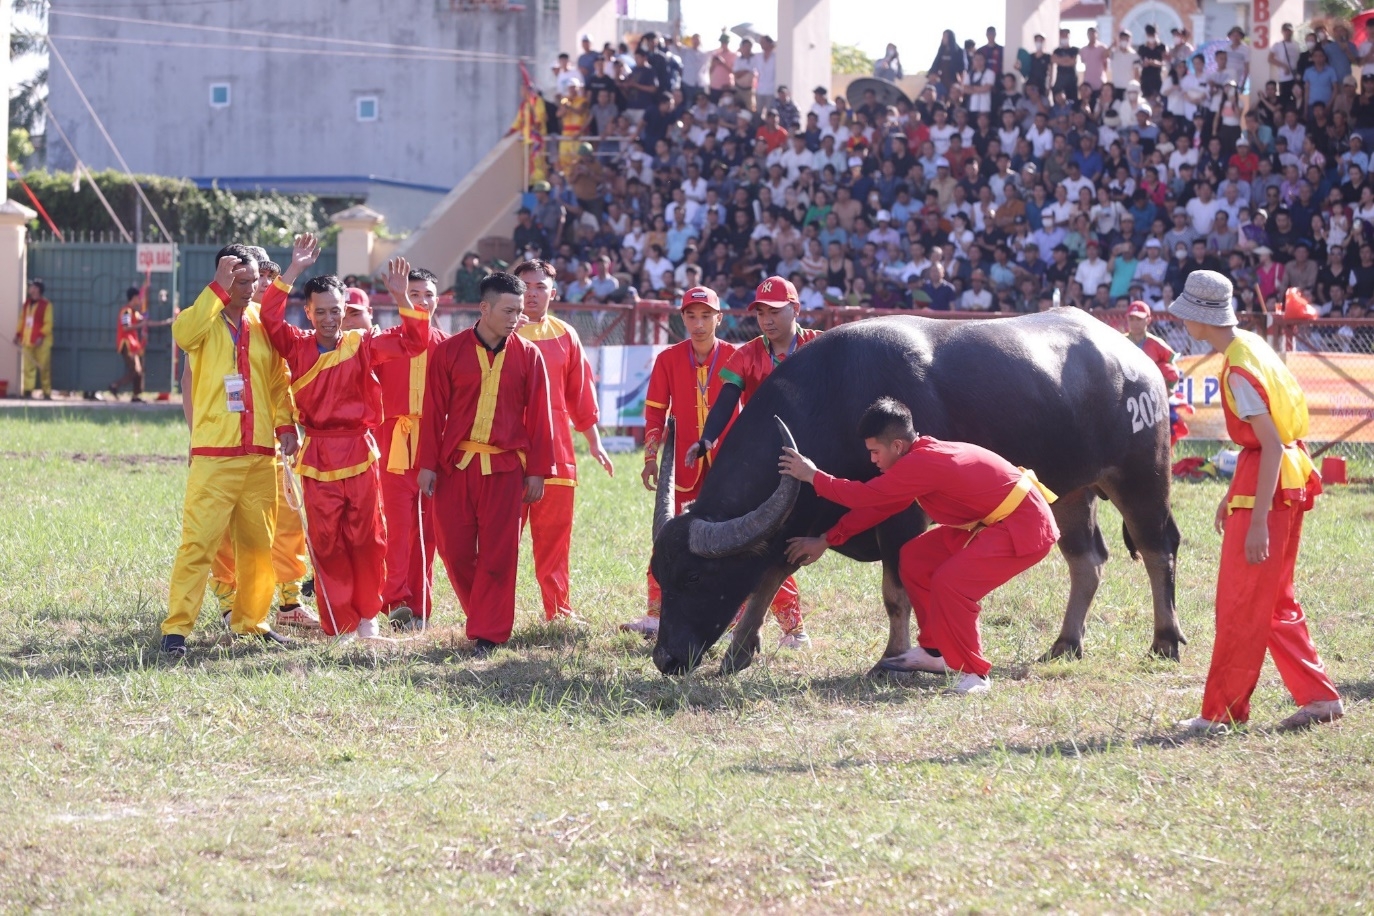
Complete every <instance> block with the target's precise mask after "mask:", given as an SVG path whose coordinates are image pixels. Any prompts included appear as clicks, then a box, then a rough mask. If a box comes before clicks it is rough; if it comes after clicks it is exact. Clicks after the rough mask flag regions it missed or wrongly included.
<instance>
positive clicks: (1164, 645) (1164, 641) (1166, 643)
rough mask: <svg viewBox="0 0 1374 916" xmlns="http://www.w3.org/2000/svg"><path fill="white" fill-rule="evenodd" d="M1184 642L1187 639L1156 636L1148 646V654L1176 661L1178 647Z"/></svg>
mask: <svg viewBox="0 0 1374 916" xmlns="http://www.w3.org/2000/svg"><path fill="white" fill-rule="evenodd" d="M1184 642H1187V640H1185V639H1183V638H1182V637H1172V636H1156V637H1155V641H1154V643H1153V645H1151V646H1150V654H1151V655H1152V656H1154V657H1155V658H1163V659H1167V660H1168V661H1171V662H1176V661H1178V659H1179V655H1178V647H1179V645H1180V644H1181V643H1184Z"/></svg>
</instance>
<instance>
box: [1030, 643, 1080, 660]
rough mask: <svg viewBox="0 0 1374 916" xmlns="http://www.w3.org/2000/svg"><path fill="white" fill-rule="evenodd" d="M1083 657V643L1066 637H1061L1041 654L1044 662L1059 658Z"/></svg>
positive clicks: (1076, 658)
mask: <svg viewBox="0 0 1374 916" xmlns="http://www.w3.org/2000/svg"><path fill="white" fill-rule="evenodd" d="M1082 657H1083V644H1082V643H1081V642H1079V641H1078V640H1076V639H1064V638H1063V637H1060V638H1059V639H1056V640H1055V641H1054V645H1052V646H1050V651H1048V652H1046V653H1045V654H1044V655H1042V656H1040V658H1039V659H1038V660H1039V661H1042V662H1052V661H1054V660H1055V659H1057V658H1068V659H1073V660H1074V661H1077V660H1078V659H1080V658H1082Z"/></svg>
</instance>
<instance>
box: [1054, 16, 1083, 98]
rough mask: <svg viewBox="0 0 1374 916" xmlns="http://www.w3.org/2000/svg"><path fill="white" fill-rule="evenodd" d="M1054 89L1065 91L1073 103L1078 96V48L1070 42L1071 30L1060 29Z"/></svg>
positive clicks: (1055, 59) (1056, 50) (1055, 54)
mask: <svg viewBox="0 0 1374 916" xmlns="http://www.w3.org/2000/svg"><path fill="white" fill-rule="evenodd" d="M1051 56H1052V57H1053V58H1054V64H1055V72H1054V91H1055V92H1062V93H1064V98H1066V99H1068V100H1069V102H1070V103H1072V102H1073V101H1074V100H1075V99H1077V98H1078V70H1077V67H1078V48H1076V47H1074V46H1073V45H1071V44H1069V30H1068V29H1060V30H1059V47H1057V48H1055V49H1054V54H1053V55H1051Z"/></svg>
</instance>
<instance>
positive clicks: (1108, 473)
mask: <svg viewBox="0 0 1374 916" xmlns="http://www.w3.org/2000/svg"><path fill="white" fill-rule="evenodd" d="M884 395H888V396H891V397H895V398H897V399H899V400H901V401H903V402H904V403H906V404H907V405H908V406H909V407H910V408H911V412H912V414H913V416H914V418H915V420H916V428H917V430H918V431H919V432H921V433H923V434H927V435H931V436H935V437H937V438H942V439H955V440H961V441H966V442H973V443H977V444H979V445H982V446H984V447H987V448H990V449H992V450H993V451H996V452H998V453H999V454H1001V455H1003V456H1005V457H1006V458H1007V459H1009V460H1010V461H1012V462H1013V463H1015V464H1018V465H1021V466H1024V467H1028V468H1033V469H1034V470H1035V471H1036V472H1037V474H1038V475H1039V476H1040V479H1041V480H1042V481H1043V482H1044V483H1045V484H1046V485H1047V486H1048V487H1049V488H1050V489H1052V490H1054V491H1055V492H1056V493H1058V494H1059V501H1058V502H1056V503H1055V504H1054V514H1055V518H1056V519H1057V520H1058V523H1059V528H1060V531H1061V532H1062V535H1063V536H1062V538H1061V539H1060V541H1059V547H1060V549H1061V550H1062V551H1063V554H1064V558H1065V559H1066V560H1067V561H1068V565H1069V600H1068V608H1067V610H1066V612H1065V615H1064V623H1063V627H1062V629H1061V630H1060V633H1059V637H1058V639H1056V640H1055V642H1054V645H1053V646H1052V647H1051V648H1050V650H1049V652H1048V653H1047V657H1058V656H1064V655H1070V656H1074V657H1079V656H1081V655H1082V646H1083V629H1084V621H1085V619H1086V617H1087V613H1088V608H1089V606H1090V605H1091V604H1092V600H1093V596H1094V594H1096V592H1097V587H1098V585H1099V584H1100V582H1101V580H1102V567H1103V566H1104V564H1105V563H1106V561H1107V545H1106V542H1105V541H1104V540H1103V537H1102V532H1101V529H1100V528H1099V527H1098V524H1097V506H1096V503H1097V500H1098V498H1099V497H1103V498H1106V499H1109V500H1111V502H1112V503H1113V504H1114V505H1115V506H1116V507H1117V508H1118V509H1119V510H1120V512H1121V514H1122V516H1123V517H1124V521H1125V524H1124V529H1125V530H1124V536H1125V539H1126V546H1127V548H1128V549H1129V551H1130V553H1131V556H1132V557H1141V556H1143V558H1144V561H1145V567H1146V569H1147V570H1148V572H1149V576H1150V587H1151V591H1152V593H1153V596H1154V620H1155V629H1154V644H1153V646H1152V651H1153V652H1154V653H1155V654H1157V655H1161V656H1164V657H1166V658H1174V659H1176V658H1178V647H1179V644H1180V643H1183V642H1184V641H1185V640H1184V639H1183V634H1182V630H1181V629H1180V626H1179V622H1178V617H1177V615H1176V614H1175V611H1174V571H1175V570H1174V563H1175V558H1176V556H1177V553H1178V545H1179V533H1178V527H1177V526H1176V525H1175V524H1174V519H1173V515H1172V514H1171V512H1170V510H1169V484H1170V465H1169V414H1168V399H1167V392H1166V390H1165V385H1164V380H1163V378H1162V377H1161V376H1160V373H1159V370H1158V369H1156V368H1155V366H1154V364H1153V363H1151V361H1150V360H1149V358H1148V357H1146V356H1145V355H1144V354H1143V353H1142V352H1141V351H1140V350H1139V349H1138V348H1136V347H1135V346H1134V345H1132V344H1131V343H1130V342H1129V341H1128V340H1126V338H1125V337H1124V336H1122V335H1121V334H1120V333H1118V332H1116V331H1114V330H1113V329H1111V328H1110V327H1108V326H1107V325H1105V324H1103V323H1102V322H1100V321H1098V320H1097V319H1095V318H1092V317H1090V316H1089V315H1087V314H1085V313H1083V312H1081V311H1078V310H1076V309H1070V308H1065V309H1055V310H1053V311H1050V312H1043V313H1040V314H1036V315H1026V316H1022V317H1017V318H1007V319H998V320H989V321H970V322H952V321H943V320H939V319H929V318H918V317H915V316H910V317H894V318H878V319H872V320H868V321H860V322H856V323H854V324H849V325H845V326H844V327H842V328H839V329H837V330H834V331H830V332H828V333H826V334H824V335H822V336H821V338H820V339H819V340H816V341H814V342H813V343H810V344H808V345H807V346H806V347H804V348H802V349H800V350H798V351H797V352H796V353H795V354H794V355H793V356H791V357H790V358H789V359H788V360H787V361H786V362H784V363H783V364H782V365H781V366H779V367H778V368H777V369H776V370H775V371H774V372H773V374H772V375H771V376H770V377H769V378H768V380H767V381H766V382H765V383H764V384H763V386H762V387H760V388H759V390H758V392H757V393H756V394H755V395H754V396H753V398H752V399H751V400H750V401H749V403H748V404H747V405H746V406H745V408H744V411H743V412H742V413H741V415H740V416H739V418H738V419H737V420H736V421H735V424H734V427H733V429H732V431H731V432H730V434H729V435H728V436H727V437H726V438H725V442H724V444H723V445H722V446H721V448H720V452H719V454H718V455H717V457H716V460H715V464H714V466H713V467H712V469H711V473H710V475H709V476H708V477H707V478H706V482H705V485H704V486H703V488H702V491H701V496H700V497H699V498H698V499H697V501H696V503H695V504H694V505H693V506H692V507H691V508H690V509H689V510H688V511H687V512H685V513H683V514H682V515H680V516H678V517H676V518H670V517H669V516H671V514H672V511H673V510H672V501H671V499H672V497H671V494H672V473H671V470H669V471H666V472H665V473H663V474H662V475H661V476H660V492H659V498H658V500H657V503H656V511H655V524H654V529H655V536H654V547H653V559H652V561H651V568H652V569H653V573H654V576H655V577H656V578H657V579H658V582H659V584H660V585H661V586H662V588H663V612H662V618H661V623H660V626H659V631H658V643H657V645H656V646H655V648H654V653H653V657H654V663H655V664H656V665H657V666H658V668H659V670H660V671H662V672H664V673H665V674H680V673H683V672H685V671H687V670H690V669H692V668H694V667H696V665H697V664H698V663H699V662H700V660H701V658H702V656H703V654H704V653H705V652H706V650H707V649H709V648H710V647H711V646H712V645H713V644H714V643H715V642H716V640H718V639H719V638H720V637H721V634H723V633H724V632H725V629H726V627H728V626H729V625H730V621H731V619H732V618H733V617H734V615H735V613H736V611H737V609H738V608H739V607H740V605H741V603H743V602H744V601H745V599H746V598H747V599H749V603H748V606H747V608H746V610H745V613H744V615H743V616H742V617H741V619H740V621H739V623H738V625H737V626H736V628H735V633H734V639H733V641H732V642H731V645H730V647H729V649H728V650H727V652H726V654H725V657H724V660H723V661H722V665H721V668H722V671H723V672H726V673H728V672H732V671H737V670H740V669H742V668H744V667H746V666H747V665H748V664H749V663H750V662H751V661H752V660H753V656H754V654H755V653H756V652H757V651H758V644H759V643H758V629H759V626H760V624H761V623H762V622H763V618H764V613H765V611H766V610H767V607H768V602H769V599H770V598H771V597H772V595H773V593H774V592H775V591H776V590H777V588H778V585H779V584H780V583H781V582H782V581H783V579H784V578H786V577H787V576H788V575H789V574H791V573H792V572H794V571H795V570H796V566H793V565H790V564H789V563H788V562H787V560H786V559H785V557H784V551H785V548H786V544H787V541H788V539H789V538H792V537H797V536H802V535H817V534H821V533H823V532H824V531H826V530H827V529H828V528H829V527H830V526H831V525H833V524H834V523H835V521H836V520H837V519H839V517H840V515H841V514H843V512H844V510H843V509H842V508H841V507H839V506H836V505H834V504H833V503H830V502H827V501H825V500H822V499H820V498H819V497H817V496H816V494H815V491H814V490H812V489H811V488H810V487H802V486H800V485H799V484H798V483H797V482H796V481H795V480H792V479H791V478H786V477H780V475H779V474H778V470H777V468H778V456H779V453H780V452H781V449H782V445H783V443H784V442H786V441H787V440H789V439H790V433H789V432H788V430H789V429H790V430H791V431H792V432H795V434H796V442H797V445H798V446H799V447H800V450H801V451H802V453H803V454H805V455H807V456H808V457H810V458H811V459H812V460H813V461H815V462H816V464H817V465H818V466H819V467H820V468H821V469H822V470H825V471H828V472H830V473H831V474H835V475H837V476H840V477H848V478H851V479H858V480H866V479H869V478H871V477H873V476H874V475H875V474H876V473H877V470H876V468H874V467H873V465H872V464H871V463H870V462H869V458H868V453H867V451H866V450H865V449H864V446H863V442H862V441H861V440H860V439H859V436H858V433H857V431H856V427H857V423H858V418H859V416H860V414H862V413H863V411H864V409H865V408H866V407H868V405H869V404H871V403H872V402H873V401H874V400H875V399H877V398H879V397H881V396H884ZM775 418H776V420H775ZM789 444H790V443H789ZM663 453H664V454H665V455H672V454H673V452H672V449H671V447H669V448H667V449H665V450H664V452H663ZM668 466H669V467H671V462H669V465H668ZM925 526H926V519H925V517H924V515H923V514H922V513H921V512H920V509H919V508H918V507H916V506H913V507H912V508H911V509H908V510H906V511H905V512H902V513H900V514H898V515H896V516H894V517H893V518H891V519H889V520H888V521H886V522H884V523H882V524H881V525H878V526H877V527H875V528H873V529H872V530H870V531H868V532H866V533H865V534H863V535H861V536H859V537H856V538H854V539H852V540H850V541H849V542H848V543H847V544H846V545H844V546H843V547H841V548H839V549H840V552H841V553H843V554H845V555H846V556H849V557H852V558H853V559H856V560H863V561H868V562H871V561H874V560H881V561H882V564H883V585H882V593H883V602H884V604H885V606H886V608H887V614H888V622H889V636H888V642H887V648H886V649H885V650H884V652H883V655H884V657H887V656H891V655H897V654H900V653H902V652H905V651H906V650H907V649H908V648H910V644H911V636H910V610H911V604H910V601H909V600H908V599H907V596H906V593H905V591H904V589H903V588H902V584H901V580H900V579H899V578H898V576H897V558H898V552H899V550H900V549H901V546H902V544H904V543H905V542H906V541H907V540H909V539H910V538H911V537H913V536H915V535H916V534H918V533H920V532H921V531H922V530H924V528H925Z"/></svg>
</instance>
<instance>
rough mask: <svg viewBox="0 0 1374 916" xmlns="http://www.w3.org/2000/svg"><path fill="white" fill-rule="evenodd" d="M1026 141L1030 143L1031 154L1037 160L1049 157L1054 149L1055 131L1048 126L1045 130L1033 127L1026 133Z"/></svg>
mask: <svg viewBox="0 0 1374 916" xmlns="http://www.w3.org/2000/svg"><path fill="white" fill-rule="evenodd" d="M1026 139H1027V140H1029V141H1030V145H1031V153H1032V154H1033V155H1034V156H1035V158H1036V159H1043V158H1044V157H1045V156H1047V155H1049V152H1050V150H1052V149H1054V131H1052V130H1050V129H1049V127H1048V126H1047V127H1045V129H1044V130H1038V129H1036V128H1034V127H1032V128H1031V129H1030V130H1028V131H1026ZM1014 148H1015V147H1013V149H1014ZM1003 149H1006V147H1003Z"/></svg>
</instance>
